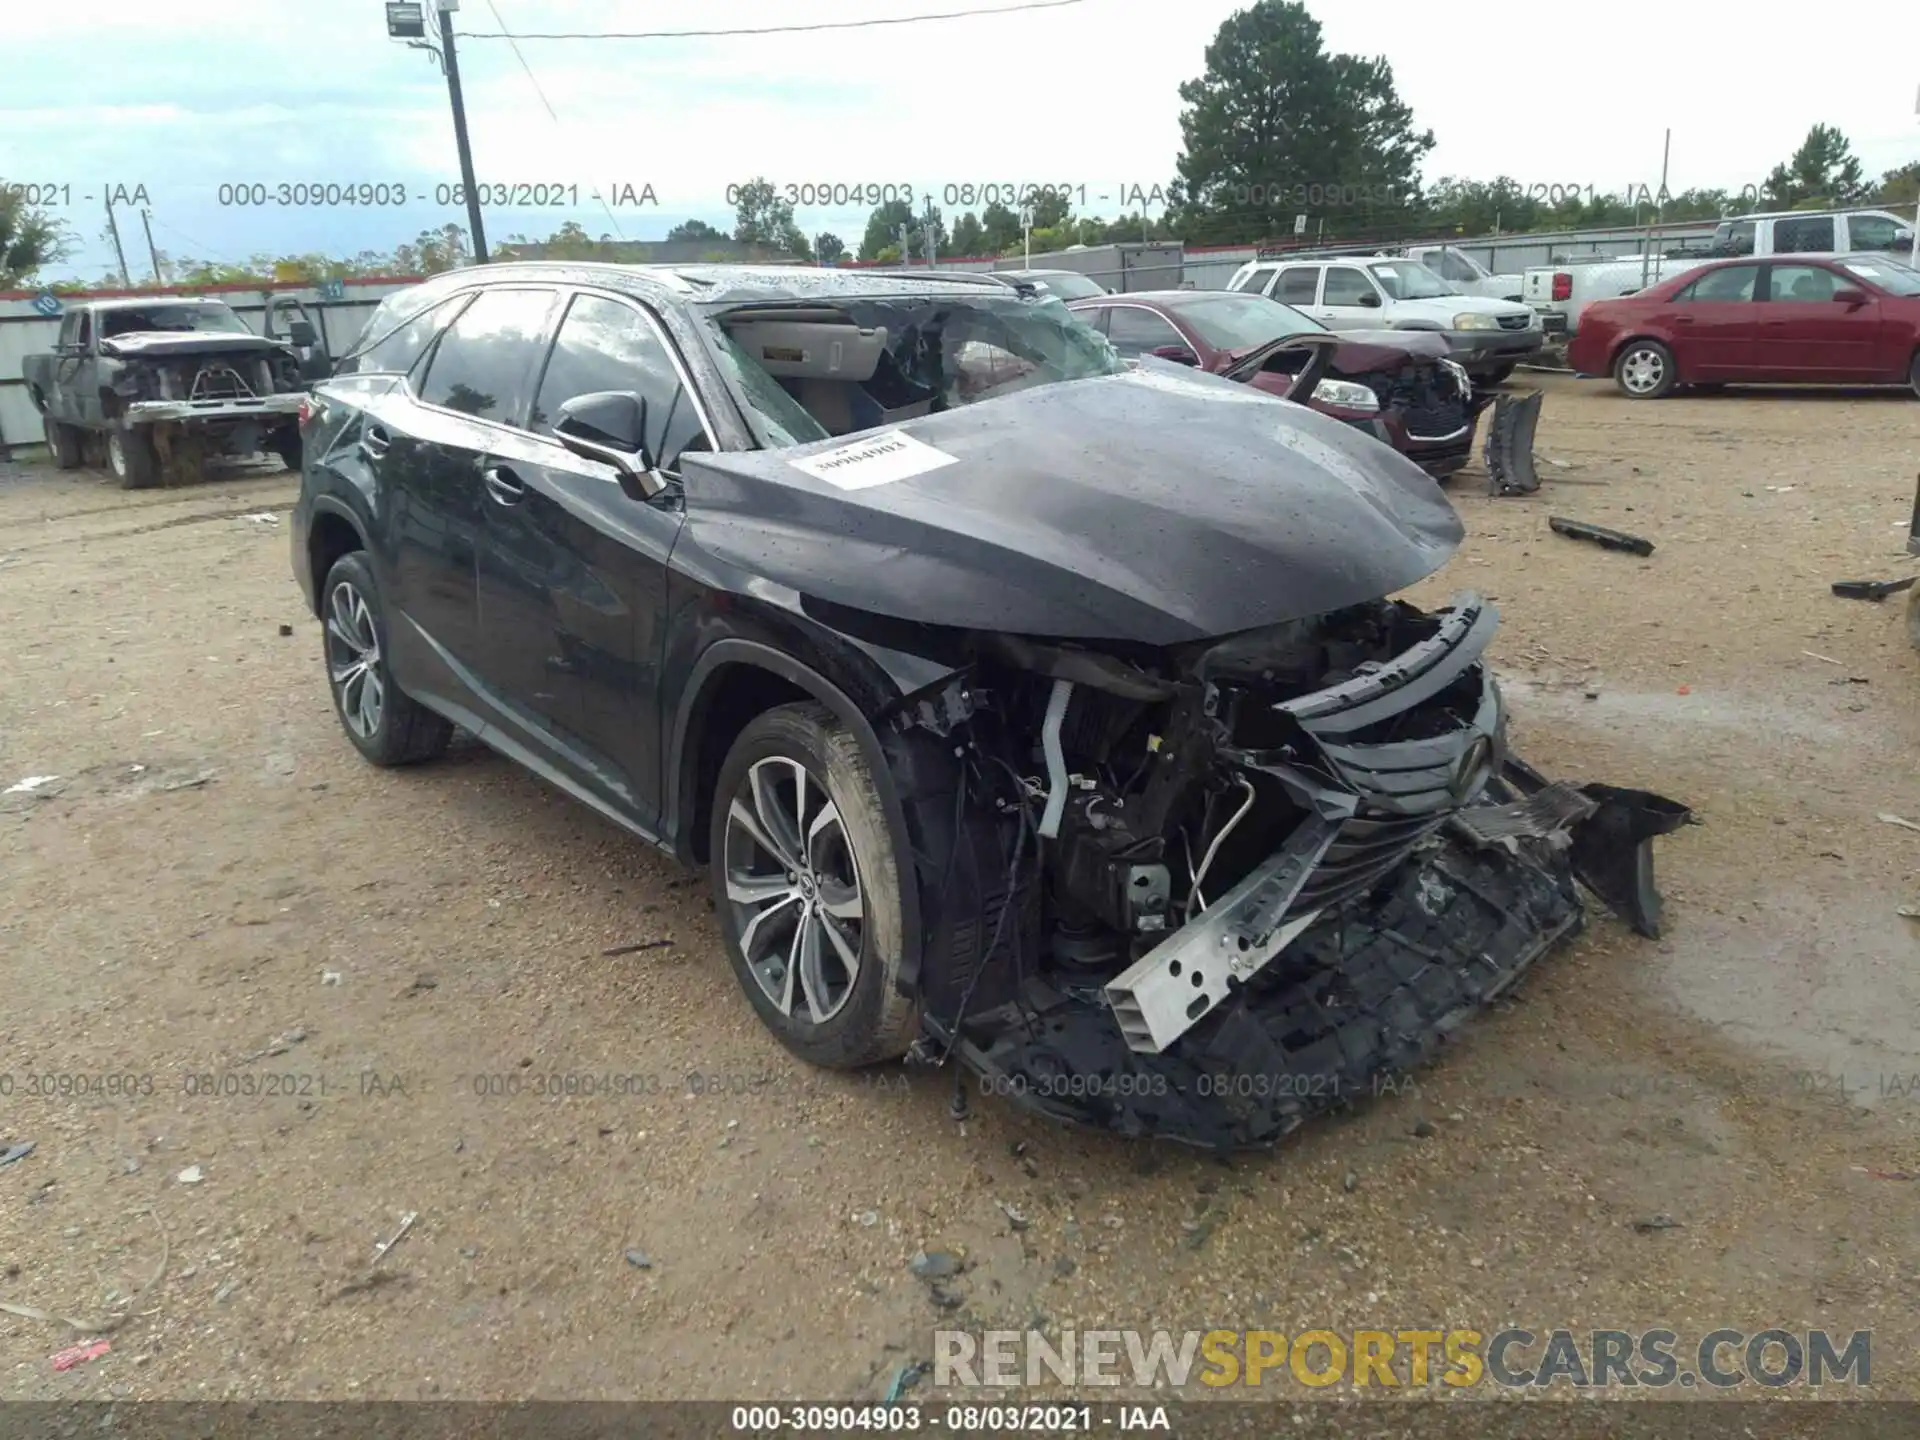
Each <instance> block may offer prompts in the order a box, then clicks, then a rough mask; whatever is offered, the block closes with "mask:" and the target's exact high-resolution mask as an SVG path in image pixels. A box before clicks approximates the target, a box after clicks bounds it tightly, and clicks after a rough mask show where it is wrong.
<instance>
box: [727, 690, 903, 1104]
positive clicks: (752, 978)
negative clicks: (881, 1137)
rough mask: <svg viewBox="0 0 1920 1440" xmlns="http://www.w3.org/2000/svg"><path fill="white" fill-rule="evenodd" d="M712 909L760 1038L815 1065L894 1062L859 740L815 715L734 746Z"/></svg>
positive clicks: (881, 840) (789, 718)
mask: <svg viewBox="0 0 1920 1440" xmlns="http://www.w3.org/2000/svg"><path fill="white" fill-rule="evenodd" d="M709 845H710V852H709V853H710V855H711V868H712V876H713V893H714V909H715V911H716V912H717V913H718V915H719V916H720V921H721V931H722V934H723V935H724V936H725V940H726V949H727V958H728V959H729V960H730V961H731V962H732V964H733V969H734V974H735V976H736V977H737V978H738V979H739V981H740V985H741V988H742V989H744V990H745V991H746V992H747V999H748V1000H749V1001H750V1002H751V1003H752V1005H753V1008H754V1010H755V1011H756V1012H758V1014H759V1016H760V1018H761V1020H762V1021H763V1022H764V1023H765V1024H766V1026H767V1028H768V1029H770V1030H771V1031H773V1033H774V1034H775V1035H776V1036H777V1037H778V1038H779V1040H780V1042H781V1043H782V1044H783V1045H785V1046H786V1047H787V1048H788V1049H789V1050H791V1051H792V1052H793V1053H794V1054H796V1055H798V1056H799V1057H800V1058H801V1059H803V1060H806V1061H808V1062H810V1063H812V1064H815V1065H822V1066H827V1067H829V1068H832V1069H854V1068H857V1067H859V1066H862V1065H871V1064H874V1063H876V1062H878V1061H882V1060H892V1059H897V1058H898V1057H899V1056H901V1055H903V1054H905V1053H906V1049H907V1047H908V1045H910V1044H911V1043H912V1041H913V1038H914V1036H915V1034H916V1033H917V1032H918V1028H919V1017H918V1013H917V1008H916V1007H915V1005H914V1004H913V1002H912V1001H911V999H909V998H908V997H907V996H904V995H902V994H901V993H900V990H899V984H898V980H899V973H900V957H901V948H902V944H903V938H904V933H905V926H904V924H903V923H902V918H901V907H900V876H901V871H902V866H901V864H900V861H899V857H898V853H897V849H896V847H895V845H894V843H893V840H892V837H891V835H890V833H889V830H888V826H887V821H886V814H885V811H884V810H883V809H882V808H881V805H880V794H879V790H878V788H877V787H876V786H875V784H874V781H873V777H872V774H871V773H870V772H869V770H868V768H867V764H866V760H865V757H864V756H863V755H862V753H861V751H860V746H859V742H858V741H857V740H856V739H855V738H854V736H853V734H852V732H851V731H849V730H848V729H847V728H846V727H845V726H844V725H842V724H841V723H840V722H839V721H838V720H837V719H835V718H834V716H833V715H832V713H831V712H829V711H827V710H826V709H824V708H822V707H820V706H818V705H783V706H781V707H779V708H778V709H775V710H770V711H768V712H767V713H766V714H764V715H761V716H760V717H758V718H757V719H755V720H754V721H753V722H751V723H750V724H749V725H748V726H747V727H746V729H745V730H743V731H742V732H741V733H740V738H739V739H738V740H736V741H735V742H734V744H733V748H732V750H731V751H730V752H729V753H728V755H727V759H726V763H725V764H724V765H723V766H722V767H721V771H720V780H719V784H718V786H717V787H716V788H715V792H714V800H713V828H712V831H711V834H710V837H709Z"/></svg>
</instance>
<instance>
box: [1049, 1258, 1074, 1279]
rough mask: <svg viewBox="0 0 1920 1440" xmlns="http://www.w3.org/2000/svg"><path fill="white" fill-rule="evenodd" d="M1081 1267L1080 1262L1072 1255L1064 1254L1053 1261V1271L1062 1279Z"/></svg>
mask: <svg viewBox="0 0 1920 1440" xmlns="http://www.w3.org/2000/svg"><path fill="white" fill-rule="evenodd" d="M1079 1268H1080V1266H1079V1264H1078V1262H1076V1261H1075V1260H1074V1258H1073V1257H1072V1256H1071V1255H1062V1256H1061V1257H1060V1258H1059V1259H1057V1260H1055V1261H1054V1262H1053V1273H1054V1274H1055V1275H1057V1276H1059V1277H1060V1278H1061V1279H1062V1280H1064V1279H1066V1278H1067V1276H1069V1275H1071V1274H1073V1272H1074V1271H1076V1270H1078V1269H1079Z"/></svg>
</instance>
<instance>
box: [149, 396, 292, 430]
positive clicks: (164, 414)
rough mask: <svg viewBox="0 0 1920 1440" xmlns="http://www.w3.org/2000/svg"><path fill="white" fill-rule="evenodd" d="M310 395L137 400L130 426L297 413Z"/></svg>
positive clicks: (245, 418)
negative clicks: (157, 422)
mask: <svg viewBox="0 0 1920 1440" xmlns="http://www.w3.org/2000/svg"><path fill="white" fill-rule="evenodd" d="M306 398H307V397H306V396H305V395H304V394H302V393H301V392H299V391H291V392H289V393H287V394H284V395H262V396H258V397H254V398H247V397H244V396H243V397H239V398H223V399H219V400H136V401H134V402H133V403H132V404H131V405H128V406H127V407H126V411H125V418H126V421H127V423H128V424H130V425H151V424H152V423H154V422H155V421H157V420H256V419H259V418H260V417H261V416H266V415H297V414H298V413H299V411H300V403H301V401H303V400H305V399H306Z"/></svg>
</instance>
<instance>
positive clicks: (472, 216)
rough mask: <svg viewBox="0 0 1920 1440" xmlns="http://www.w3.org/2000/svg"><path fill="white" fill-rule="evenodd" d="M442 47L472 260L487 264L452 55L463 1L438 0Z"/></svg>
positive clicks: (457, 63)
mask: <svg viewBox="0 0 1920 1440" xmlns="http://www.w3.org/2000/svg"><path fill="white" fill-rule="evenodd" d="M437 8H438V9H439V12H440V47H441V50H442V53H444V54H445V56H446V61H447V96H448V98H449V99H451V100H452V101H453V139H454V143H455V144H457V145H458V146H459V147H460V183H461V185H463V186H464V187H465V188H466V192H467V224H468V225H470V226H471V227H472V229H473V260H474V263H475V264H476V265H484V264H486V263H487V232H486V230H485V228H484V227H483V226H482V225H481V223H480V187H479V186H478V185H477V184H475V183H474V178H473V149H472V147H471V146H469V145H468V144H467V107H466V105H465V104H464V103H463V102H462V101H461V99H460V60H459V57H457V56H456V55H455V54H454V53H453V12H454V11H456V10H458V9H459V8H460V0H437Z"/></svg>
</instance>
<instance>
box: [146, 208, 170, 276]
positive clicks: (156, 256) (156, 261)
mask: <svg viewBox="0 0 1920 1440" xmlns="http://www.w3.org/2000/svg"><path fill="white" fill-rule="evenodd" d="M140 228H141V229H142V230H144V231H146V232H147V256H148V258H149V259H151V260H152V261H153V283H154V284H156V285H164V284H166V283H167V277H166V276H164V275H162V274H161V273H160V252H159V251H158V250H156V249H154V248H153V222H152V221H150V220H149V219H148V218H147V212H146V211H145V210H142V211H141V212H140Z"/></svg>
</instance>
